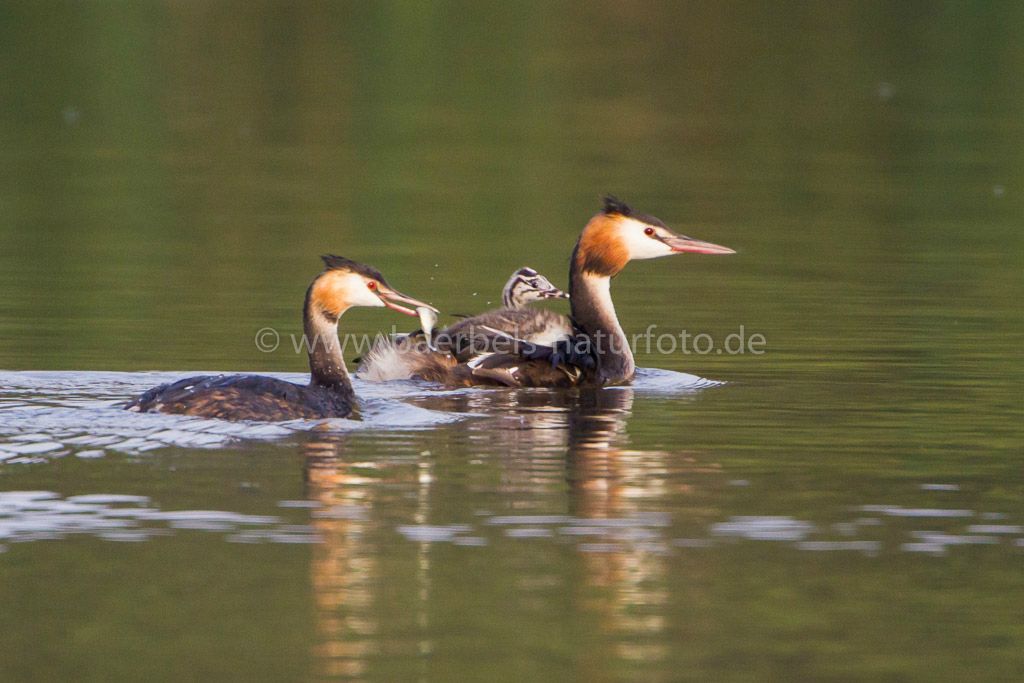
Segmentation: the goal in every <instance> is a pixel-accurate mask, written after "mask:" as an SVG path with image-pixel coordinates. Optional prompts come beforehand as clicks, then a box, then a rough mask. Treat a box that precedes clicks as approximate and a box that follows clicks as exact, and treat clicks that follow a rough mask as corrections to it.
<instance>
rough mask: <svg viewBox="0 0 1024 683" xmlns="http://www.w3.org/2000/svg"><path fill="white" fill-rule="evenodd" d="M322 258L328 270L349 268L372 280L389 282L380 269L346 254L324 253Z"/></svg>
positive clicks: (383, 282)
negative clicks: (359, 261)
mask: <svg viewBox="0 0 1024 683" xmlns="http://www.w3.org/2000/svg"><path fill="white" fill-rule="evenodd" d="M320 258H322V259H323V260H324V266H326V268H327V270H348V271H351V272H353V273H359V274H360V275H363V276H365V277H368V278H370V279H371V280H377V281H378V282H380V283H381V284H386V283H387V281H386V280H385V279H384V276H383V275H381V273H380V271H379V270H377V269H376V268H374V267H373V266H368V265H366V264H364V263H358V262H356V261H353V260H352V259H347V258H345V257H344V256H335V255H334V254H324V255H323V256H321V257H320Z"/></svg>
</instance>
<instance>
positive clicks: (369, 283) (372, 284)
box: [366, 280, 377, 290]
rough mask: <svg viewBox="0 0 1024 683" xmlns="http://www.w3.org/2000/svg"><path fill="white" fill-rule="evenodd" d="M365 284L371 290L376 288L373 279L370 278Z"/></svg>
mask: <svg viewBox="0 0 1024 683" xmlns="http://www.w3.org/2000/svg"><path fill="white" fill-rule="evenodd" d="M366 286H367V287H369V288H370V289H371V290H372V289H377V283H376V282H374V281H373V280H370V281H369V282H367V283H366Z"/></svg>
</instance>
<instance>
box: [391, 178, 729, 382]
mask: <svg viewBox="0 0 1024 683" xmlns="http://www.w3.org/2000/svg"><path fill="white" fill-rule="evenodd" d="M733 253H735V252H734V251H733V250H732V249H729V248H728V247H723V246H719V245H717V244H712V243H710V242H702V241H700V240H695V239H693V238H690V237H686V236H683V235H679V234H677V233H675V232H673V231H672V230H670V229H669V228H668V227H667V226H666V225H665V224H664V223H663V222H662V221H661V220H659V219H657V218H654V217H653V216H647V215H643V214H639V213H635V212H634V211H633V210H632V209H631V208H630V207H629V206H627V205H626V204H624V203H623V202H620V201H619V200H617V199H615V198H614V197H606V198H605V201H604V209H603V210H602V211H601V213H599V214H597V215H595V216H594V217H593V218H591V219H590V221H589V222H588V223H587V225H586V227H585V228H584V229H583V232H582V233H581V234H580V237H579V239H578V240H577V242H576V246H575V248H574V249H573V252H572V257H571V259H570V262H569V296H570V298H569V306H570V310H571V317H569V318H567V317H565V316H555V317H554V318H552V321H551V322H550V324H549V325H548V327H547V329H546V332H547V333H548V335H549V338H550V340H551V341H550V342H549V343H548V344H545V345H544V346H545V347H548V348H544V347H541V348H530V346H531V345H529V344H515V345H514V347H513V348H511V349H509V350H508V351H506V352H499V353H495V352H491V351H490V350H489V348H488V349H486V350H484V351H483V352H479V353H475V354H471V357H469V358H467V357H466V356H465V355H464V354H458V353H450V352H449V353H441V352H440V351H437V352H432V353H430V352H423V351H419V352H417V353H416V354H415V356H414V357H410V358H409V359H408V360H409V362H408V363H407V365H408V367H409V370H410V375H409V376H414V377H421V378H423V379H430V380H434V381H438V382H442V383H444V384H448V385H453V386H465V385H474V384H492V385H494V384H497V385H505V386H514V387H522V386H526V387H531V386H532V387H566V386H577V385H588V386H602V385H607V384H621V383H626V382H630V381H632V379H633V375H634V373H635V372H636V363H635V362H634V360H633V352H632V350H631V349H630V347H629V340H628V338H627V337H626V334H625V332H623V330H622V326H621V325H620V324H619V319H618V317H617V316H616V315H615V306H614V305H613V303H612V297H611V279H612V278H613V277H615V276H616V275H618V274H619V273H620V272H621V271H622V269H623V268H625V267H626V264H627V263H629V262H630V261H634V260H641V259H651V258H660V257H662V256H671V255H674V254H733ZM495 315H499V317H502V321H501V324H495V321H494V316H495ZM517 315H518V314H517V313H515V312H506V313H501V312H492V313H489V314H484V316H477V317H474V318H468V319H466V320H462V321H460V322H459V323H458V324H459V325H460V326H468V327H471V328H474V331H473V335H474V338H476V336H477V335H478V334H479V333H480V332H479V331H482V333H483V334H485V335H486V334H493V335H496V336H500V335H501V334H502V331H503V330H506V329H508V327H509V326H512V327H514V326H515V317H516V316H517ZM485 316H490V317H489V318H487V317H485ZM542 332H543V331H542ZM443 334H444V332H443V331H442V332H441V333H439V335H438V336H439V337H441V336H443ZM552 346H554V347H556V348H554V349H553V348H550V347H552ZM581 348H583V349H585V350H584V351H580V350H579V349H581ZM563 349H567V350H563ZM565 360H567V361H568V362H565Z"/></svg>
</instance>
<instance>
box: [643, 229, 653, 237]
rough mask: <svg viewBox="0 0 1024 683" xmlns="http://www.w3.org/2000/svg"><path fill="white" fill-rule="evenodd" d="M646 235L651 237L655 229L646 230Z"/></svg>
mask: <svg viewBox="0 0 1024 683" xmlns="http://www.w3.org/2000/svg"><path fill="white" fill-rule="evenodd" d="M644 234H645V235H647V236H648V237H650V236H651V235H653V234H654V228H644Z"/></svg>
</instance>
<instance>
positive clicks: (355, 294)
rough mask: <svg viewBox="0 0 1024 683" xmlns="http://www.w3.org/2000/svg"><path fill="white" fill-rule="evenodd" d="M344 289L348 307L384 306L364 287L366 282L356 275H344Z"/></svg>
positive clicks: (378, 298) (377, 297)
mask: <svg viewBox="0 0 1024 683" xmlns="http://www.w3.org/2000/svg"><path fill="white" fill-rule="evenodd" d="M344 288H345V291H346V294H347V296H346V297H345V299H346V300H347V301H348V304H349V306H383V305H384V302H383V301H381V300H380V297H379V296H377V295H376V294H375V293H374V292H373V291H372V290H370V288H369V287H367V286H366V280H364V279H363V278H361V277H359V276H358V275H355V274H349V275H346V276H345V283H344Z"/></svg>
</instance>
